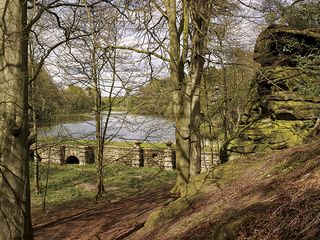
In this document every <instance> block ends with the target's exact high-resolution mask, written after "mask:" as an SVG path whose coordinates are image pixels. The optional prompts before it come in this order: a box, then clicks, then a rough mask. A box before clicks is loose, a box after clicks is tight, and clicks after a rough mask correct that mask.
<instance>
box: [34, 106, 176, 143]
mask: <svg viewBox="0 0 320 240" xmlns="http://www.w3.org/2000/svg"><path fill="white" fill-rule="evenodd" d="M105 119H106V116H104V117H103V122H105ZM174 130H175V128H174V125H173V123H172V122H170V121H168V120H165V119H162V118H158V117H153V116H136V115H130V114H126V113H120V112H113V113H112V114H111V117H110V119H109V124H108V128H107V138H108V139H109V140H113V141H137V140H141V141H148V142H164V141H172V142H174V139H175V138H174ZM39 136H40V137H45V136H49V137H57V138H68V139H69V138H73V139H87V140H94V139H95V121H94V120H91V121H82V122H76V123H63V124H58V125H55V126H52V127H51V128H41V129H39Z"/></svg>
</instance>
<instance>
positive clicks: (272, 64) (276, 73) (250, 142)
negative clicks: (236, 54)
mask: <svg viewBox="0 0 320 240" xmlns="http://www.w3.org/2000/svg"><path fill="white" fill-rule="evenodd" d="M255 61H257V62H258V63H260V64H261V68H260V69H259V70H258V71H257V73H256V76H255V77H254V79H253V80H252V83H251V88H250V89H251V90H250V95H249V101H248V103H247V106H246V108H245V111H244V114H243V115H242V118H241V128H240V130H239V132H238V135H237V137H236V138H234V139H232V140H231V141H230V142H228V143H227V144H226V145H225V148H224V153H225V154H226V155H225V157H227V156H230V155H232V154H233V153H240V154H246V153H253V152H261V151H267V150H274V149H282V148H286V147H289V146H293V145H298V144H301V143H303V142H306V141H308V140H309V139H310V138H311V136H314V135H317V134H319V125H320V123H319V121H320V30H319V29H308V30H296V29H291V28H289V27H286V26H271V27H268V28H267V29H265V30H264V31H263V32H262V33H261V34H260V35H259V37H258V39H257V42H256V46H255Z"/></svg>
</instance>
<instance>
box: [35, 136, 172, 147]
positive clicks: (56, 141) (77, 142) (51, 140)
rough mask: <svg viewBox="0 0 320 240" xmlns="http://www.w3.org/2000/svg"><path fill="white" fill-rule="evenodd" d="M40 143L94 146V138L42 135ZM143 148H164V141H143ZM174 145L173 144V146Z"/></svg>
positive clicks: (128, 144)
mask: <svg viewBox="0 0 320 240" xmlns="http://www.w3.org/2000/svg"><path fill="white" fill-rule="evenodd" d="M40 143H42V144H60V145H61V144H67V145H88V146H89V145H90V146H95V145H96V141H95V140H85V139H79V140H76V139H72V140H70V139H58V138H55V137H44V138H41V139H40ZM106 145H108V146H115V147H128V148H133V147H134V146H135V141H126V142H114V141H112V142H107V143H106ZM141 147H143V148H156V149H165V148H167V146H166V144H165V143H151V142H143V143H142V144H141ZM173 147H174V146H173Z"/></svg>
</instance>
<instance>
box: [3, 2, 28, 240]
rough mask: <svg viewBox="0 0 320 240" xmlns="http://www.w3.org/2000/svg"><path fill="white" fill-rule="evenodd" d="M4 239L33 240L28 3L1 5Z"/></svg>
mask: <svg viewBox="0 0 320 240" xmlns="http://www.w3.org/2000/svg"><path fill="white" fill-rule="evenodd" d="M0 16H1V20H0V44H1V48H0V51H1V52H0V81H1V82H0V104H1V108H0V109H1V110H0V111H1V112H0V119H1V121H0V143H1V147H0V227H1V230H0V239H4V240H8V239H32V238H33V237H32V225H31V216H30V186H29V172H28V171H29V162H28V161H29V143H28V136H29V132H28V121H27V120H28V44H27V39H28V38H27V32H26V23H27V2H26V1H25V0H10V1H9V0H2V1H0Z"/></svg>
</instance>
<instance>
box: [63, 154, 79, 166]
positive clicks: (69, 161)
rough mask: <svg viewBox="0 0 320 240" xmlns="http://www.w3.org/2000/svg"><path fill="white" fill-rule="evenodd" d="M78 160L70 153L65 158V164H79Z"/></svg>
mask: <svg viewBox="0 0 320 240" xmlns="http://www.w3.org/2000/svg"><path fill="white" fill-rule="evenodd" d="M79 163H80V160H79V158H77V157H76V156H74V155H70V156H69V157H67V158H66V161H65V164H79Z"/></svg>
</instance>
